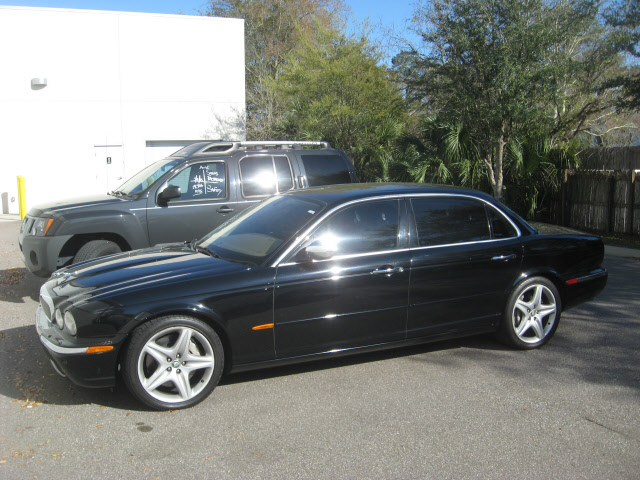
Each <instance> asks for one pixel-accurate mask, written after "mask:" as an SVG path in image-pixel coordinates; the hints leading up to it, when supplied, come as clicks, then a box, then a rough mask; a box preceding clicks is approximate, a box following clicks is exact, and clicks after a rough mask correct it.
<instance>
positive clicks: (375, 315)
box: [274, 199, 409, 358]
mask: <svg viewBox="0 0 640 480" xmlns="http://www.w3.org/2000/svg"><path fill="white" fill-rule="evenodd" d="M406 224H407V223H406V209H405V206H404V202H402V201H400V200H397V199H391V200H377V201H368V202H358V203H356V204H353V205H349V206H346V207H344V208H342V209H340V210H339V211H336V212H334V213H333V214H330V215H329V216H328V217H327V218H325V219H324V220H323V221H322V222H321V223H320V225H319V226H318V227H317V228H316V229H314V231H313V233H312V234H311V235H310V236H308V237H307V238H306V240H305V241H304V242H303V244H302V246H301V247H300V248H298V249H297V251H294V252H293V253H292V255H290V256H289V258H288V259H287V260H285V261H284V262H283V263H282V264H280V265H279V266H278V270H277V279H276V288H275V293H274V324H275V326H274V328H275V347H276V356H277V357H278V358H287V357H294V356H300V355H309V354H316V353H322V352H330V351H335V350H340V349H349V348H354V347H359V346H365V345H374V344H380V343H385V342H392V341H396V340H402V339H404V338H405V331H406V318H407V291H408V285H409V250H408V248H406V247H407V242H408V236H407V229H406ZM313 242H318V243H324V244H327V243H332V244H334V246H335V250H336V253H335V255H334V256H333V257H332V258H329V259H326V260H315V261H312V260H310V259H308V258H307V259H305V258H303V257H304V254H305V251H304V247H305V246H306V245H308V244H310V243H313Z"/></svg>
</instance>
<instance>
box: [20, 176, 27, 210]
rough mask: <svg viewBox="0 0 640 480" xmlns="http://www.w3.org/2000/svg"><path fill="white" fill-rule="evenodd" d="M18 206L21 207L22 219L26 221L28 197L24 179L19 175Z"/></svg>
mask: <svg viewBox="0 0 640 480" xmlns="http://www.w3.org/2000/svg"><path fill="white" fill-rule="evenodd" d="M18 204H19V205H20V218H21V219H22V220H24V217H25V215H26V214H27V197H26V196H25V194H24V177H23V176H22V175H18Z"/></svg>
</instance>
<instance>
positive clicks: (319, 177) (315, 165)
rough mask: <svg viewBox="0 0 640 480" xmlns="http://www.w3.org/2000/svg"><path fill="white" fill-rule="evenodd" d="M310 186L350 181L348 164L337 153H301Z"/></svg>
mask: <svg viewBox="0 0 640 480" xmlns="http://www.w3.org/2000/svg"><path fill="white" fill-rule="evenodd" d="M301 157H302V164H303V165H304V169H305V172H306V175H307V182H308V183H309V186H310V187H317V186H321V185H335V184H338V183H351V175H350V174H349V166H348V165H347V162H346V161H345V159H344V158H342V157H341V156H339V155H318V154H314V155H301Z"/></svg>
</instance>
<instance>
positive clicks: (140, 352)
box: [122, 316, 224, 410]
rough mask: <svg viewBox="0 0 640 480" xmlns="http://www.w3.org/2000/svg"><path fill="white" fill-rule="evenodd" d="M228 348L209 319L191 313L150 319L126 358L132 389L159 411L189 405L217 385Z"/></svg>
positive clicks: (126, 378) (126, 376)
mask: <svg viewBox="0 0 640 480" xmlns="http://www.w3.org/2000/svg"><path fill="white" fill-rule="evenodd" d="M223 367H224V350H223V347H222V342H221V341H220V338H219V337H218V335H217V334H216V332H215V331H214V330H213V329H212V328H211V327H210V326H209V325H207V324H206V323H204V322H201V321H200V320H196V319H194V318H191V317H186V316H167V317H160V318H157V319H155V320H151V321H149V322H147V323H145V324H143V325H141V326H140V327H138V328H137V329H136V330H134V332H133V334H132V336H131V341H130V342H129V345H128V347H127V349H126V351H125V354H124V357H123V362H122V370H123V371H122V378H123V380H124V383H125V385H126V386H127V388H128V389H129V391H130V392H131V393H132V394H133V396H134V397H136V398H137V399H138V400H140V401H141V402H142V403H144V404H145V405H147V406H148V407H151V408H153V409H155V410H174V409H180V408H188V407H192V406H194V405H196V404H197V403H199V402H201V401H202V400H204V399H205V398H207V396H209V394H210V393H211V392H212V391H213V389H214V388H215V387H216V386H217V385H218V382H219V381H220V377H221V376H222V370H223Z"/></svg>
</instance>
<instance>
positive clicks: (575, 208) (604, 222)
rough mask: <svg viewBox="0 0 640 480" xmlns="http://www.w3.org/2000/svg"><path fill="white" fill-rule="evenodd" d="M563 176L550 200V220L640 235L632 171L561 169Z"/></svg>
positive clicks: (638, 193)
mask: <svg viewBox="0 0 640 480" xmlns="http://www.w3.org/2000/svg"><path fill="white" fill-rule="evenodd" d="M638 173H640V171H638ZM563 177H564V178H563V181H562V184H561V187H560V189H559V190H558V191H557V192H554V194H552V196H551V199H550V206H549V215H550V221H551V223H555V224H558V225H564V226H567V227H572V228H576V229H578V230H591V231H595V232H600V233H616V234H628V235H636V236H640V186H639V183H640V182H637V181H636V170H626V171H593V170H592V171H581V170H565V171H564V176H563Z"/></svg>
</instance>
